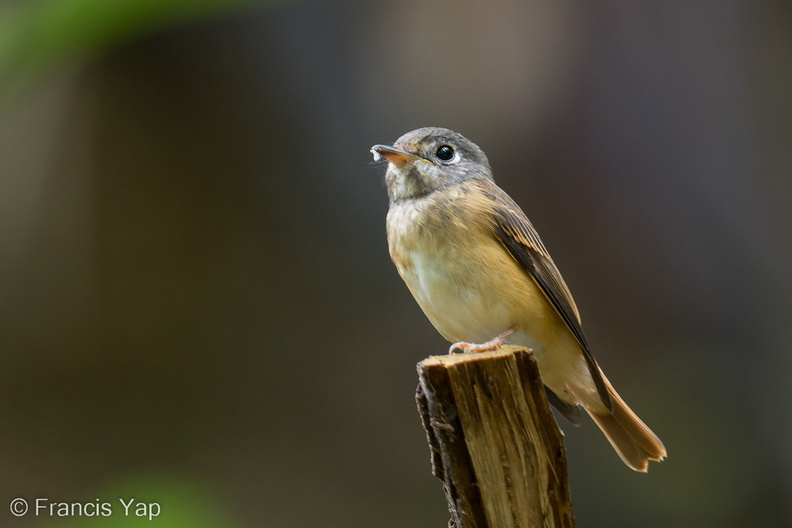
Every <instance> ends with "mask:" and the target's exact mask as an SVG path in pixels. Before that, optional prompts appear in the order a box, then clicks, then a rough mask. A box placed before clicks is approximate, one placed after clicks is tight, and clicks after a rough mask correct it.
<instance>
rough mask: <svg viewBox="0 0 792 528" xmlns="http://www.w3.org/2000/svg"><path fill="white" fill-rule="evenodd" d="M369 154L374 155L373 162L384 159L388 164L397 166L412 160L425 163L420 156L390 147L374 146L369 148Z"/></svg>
mask: <svg viewBox="0 0 792 528" xmlns="http://www.w3.org/2000/svg"><path fill="white" fill-rule="evenodd" d="M371 153H372V154H374V161H379V160H381V159H382V158H385V159H386V160H388V161H389V162H390V163H396V164H398V165H401V164H402V163H405V162H407V161H413V160H421V161H426V160H425V159H424V158H422V157H421V156H418V155H416V154H411V153H409V152H407V151H406V150H402V149H397V148H396V147H391V146H389V145H374V146H373V147H371Z"/></svg>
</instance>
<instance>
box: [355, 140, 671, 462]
mask: <svg viewBox="0 0 792 528" xmlns="http://www.w3.org/2000/svg"><path fill="white" fill-rule="evenodd" d="M371 152H372V154H374V158H375V160H380V159H382V158H384V159H386V160H387V161H388V168H387V171H386V173H385V182H386V184H387V188H388V196H389V198H390V209H389V211H388V216H387V233H388V247H389V251H390V256H391V259H392V260H393V262H394V264H395V265H396V268H397V269H398V271H399V275H401V277H402V279H404V282H405V283H407V287H408V288H409V289H410V292H412V294H413V296H414V297H415V300H416V301H418V304H419V305H420V307H421V309H423V311H424V313H425V314H426V316H427V317H428V318H429V320H430V321H431V322H432V324H433V325H434V327H435V328H436V329H437V330H438V331H439V332H440V334H442V335H443V337H445V338H446V339H447V340H449V341H451V342H453V343H455V344H454V345H452V347H451V351H453V350H454V349H461V350H463V351H478V350H487V349H490V348H495V347H497V346H499V345H500V344H503V343H511V344H516V345H521V346H525V347H528V348H530V349H531V350H532V351H533V354H534V356H535V358H536V362H537V364H538V366H539V372H540V374H541V377H542V382H543V383H544V385H545V387H546V389H547V392H548V396H549V399H550V401H551V402H552V403H553V404H554V405H555V406H556V407H557V408H558V409H559V411H560V412H561V413H562V414H564V416H566V417H567V418H569V419H570V420H571V421H572V422H575V423H576V422H577V420H578V419H579V417H580V413H579V407H578V406H582V407H583V408H584V409H585V410H586V411H587V412H588V414H589V415H590V416H591V418H592V419H593V420H594V422H595V423H596V424H597V425H598V426H599V428H600V429H601V430H602V432H603V433H605V436H606V437H607V438H608V440H609V441H610V443H611V444H612V445H613V447H614V448H615V449H616V452H617V453H618V454H619V456H621V458H622V460H623V461H624V462H625V464H627V465H628V466H629V467H631V468H632V469H634V470H636V471H641V472H646V471H647V469H648V465H649V464H648V461H650V460H657V461H659V460H662V459H663V458H664V457H665V456H666V450H665V447H664V446H663V443H662V442H661V441H660V439H659V438H657V436H655V434H654V433H653V432H652V431H651V430H650V429H649V428H648V427H647V426H646V425H645V424H644V423H643V422H642V421H641V420H640V419H639V418H638V417H637V416H636V415H635V413H633V411H632V410H630V408H629V407H628V406H627V404H626V403H624V400H622V399H621V397H619V395H618V394H617V393H616V391H615V390H614V388H613V386H612V385H611V384H610V382H609V381H608V379H607V378H606V377H605V375H604V374H603V372H602V370H601V369H600V368H599V366H598V365H597V362H596V361H595V360H594V357H593V356H592V355H591V351H590V349H589V345H588V343H587V342H586V337H585V335H584V334H583V329H582V327H581V323H580V315H579V313H578V309H577V307H576V306H575V301H574V300H573V299H572V295H571V294H570V292H569V288H567V285H566V284H565V283H564V279H562V278H561V274H560V273H559V271H558V268H556V266H555V264H554V263H553V260H552V259H551V258H550V254H549V253H548V252H547V249H545V246H544V244H543V243H542V241H541V240H540V238H539V235H538V234H537V233H536V230H535V229H534V227H533V226H532V225H531V222H529V221H528V218H527V217H526V216H525V214H524V213H523V212H522V210H521V209H520V208H519V206H517V204H516V203H515V202H514V200H512V199H511V198H510V197H509V196H508V195H507V194H506V193H505V192H504V191H503V190H501V189H500V187H498V186H497V185H495V182H494V180H493V176H492V170H491V169H490V165H489V162H488V161H487V157H486V156H485V155H484V152H482V150H481V149H480V148H479V147H478V146H476V145H475V144H474V143H473V142H471V141H470V140H468V139H466V138H465V137H463V136H462V135H460V134H458V133H456V132H453V131H451V130H448V129H445V128H431V127H430V128H419V129H418V130H413V131H412V132H408V133H407V134H405V135H403V136H402V137H400V138H399V139H398V140H396V142H395V143H394V144H393V146H389V145H375V146H373V147H372V148H371Z"/></svg>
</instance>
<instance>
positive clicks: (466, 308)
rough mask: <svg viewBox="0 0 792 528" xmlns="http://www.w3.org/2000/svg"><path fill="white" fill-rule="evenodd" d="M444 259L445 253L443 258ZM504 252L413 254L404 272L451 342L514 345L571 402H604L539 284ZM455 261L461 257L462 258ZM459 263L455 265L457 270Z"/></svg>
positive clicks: (413, 291)
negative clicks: (498, 340) (528, 353)
mask: <svg viewBox="0 0 792 528" xmlns="http://www.w3.org/2000/svg"><path fill="white" fill-rule="evenodd" d="M444 253H445V254H444ZM500 254H502V255H504V256H506V257H508V254H507V253H506V252H505V251H498V252H494V253H493V254H491V255H488V256H487V255H470V254H468V255H465V256H464V258H463V257H461V256H459V255H449V254H448V252H447V251H446V252H443V251H438V250H435V251H433V252H413V253H411V254H410V255H409V259H408V260H407V261H406V262H408V263H409V265H407V266H404V267H400V269H399V271H400V274H401V275H402V277H403V278H404V281H405V282H406V283H407V286H408V287H409V289H410V291H411V292H412V294H413V296H414V297H415V299H416V300H417V301H418V304H419V305H420V306H421V309H423V311H424V313H425V314H426V316H427V317H428V318H429V320H430V321H431V322H432V324H433V325H434V327H435V328H436V329H437V330H438V331H439V332H440V334H442V335H443V337H445V338H446V339H448V340H449V341H451V342H457V341H466V342H470V343H485V342H487V341H489V340H491V339H493V338H495V337H497V336H498V335H500V334H502V333H503V332H505V331H506V330H508V329H510V328H513V329H515V330H516V332H515V333H514V334H512V335H511V336H510V337H509V338H507V342H509V343H513V344H516V345H521V346H525V347H528V348H530V349H531V350H532V351H533V353H534V356H535V358H536V361H537V363H538V365H539V370H540V371H541V373H542V381H543V382H544V384H545V385H547V386H548V387H549V388H550V389H551V390H552V391H553V392H555V393H556V394H557V395H558V396H559V397H560V398H561V399H563V400H564V401H567V402H570V403H574V402H577V401H579V400H580V399H585V400H591V401H592V402H594V404H596V402H598V401H599V399H598V396H597V395H596V388H595V386H594V381H593V379H592V378H591V374H590V372H589V370H588V365H587V364H586V362H585V360H584V358H583V354H582V353H581V350H580V345H579V344H578V342H577V341H576V340H575V337H574V336H573V335H572V333H571V332H570V331H569V330H568V328H567V327H566V326H565V323H564V322H563V321H562V320H561V318H560V316H559V315H558V314H557V313H556V312H555V310H554V308H553V307H552V305H550V303H549V301H548V300H547V298H546V297H545V295H544V293H543V292H542V291H541V289H540V288H539V286H538V285H537V284H536V282H535V281H534V280H533V279H530V278H529V277H527V276H526V275H525V272H524V271H523V270H522V269H521V268H519V267H518V266H517V264H516V263H514V262H513V261H512V260H511V259H510V257H508V258H504V259H503V260H501V261H499V262H497V264H495V265H493V262H492V259H497V258H500V257H499V255H500ZM455 257H456V258H455ZM452 263H455V264H452Z"/></svg>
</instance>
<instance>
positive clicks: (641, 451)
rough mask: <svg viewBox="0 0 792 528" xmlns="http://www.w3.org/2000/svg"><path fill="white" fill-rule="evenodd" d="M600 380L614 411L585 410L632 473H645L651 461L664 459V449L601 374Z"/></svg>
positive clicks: (661, 443)
mask: <svg viewBox="0 0 792 528" xmlns="http://www.w3.org/2000/svg"><path fill="white" fill-rule="evenodd" d="M600 372H602V371H600ZM602 378H603V379H604V380H605V385H606V387H607V388H608V393H610V397H611V401H612V402H613V412H612V413H608V412H605V413H601V414H600V413H595V412H593V411H591V410H589V409H586V410H587V411H588V413H589V415H590V416H591V418H592V419H593V420H594V422H595V423H596V424H597V425H598V426H599V428H600V429H601V430H602V432H603V433H605V436H606V437H607V438H608V440H609V441H610V443H611V445H612V446H613V448H614V449H615V450H616V452H617V453H618V454H619V456H620V457H621V459H622V460H623V461H624V463H625V464H627V465H628V466H629V467H630V468H632V469H634V470H635V471H640V472H641V473H646V472H647V471H648V470H649V461H650V460H653V461H658V462H659V461H660V460H663V459H664V458H665V457H666V449H665V446H664V445H663V442H661V441H660V439H659V438H657V435H655V434H654V433H653V432H652V430H651V429H649V427H647V426H646V424H645V423H643V422H642V421H641V419H640V418H638V416H636V415H635V413H634V412H632V410H631V409H630V408H629V407H628V406H627V404H626V403H624V400H622V399H621V396H619V394H618V393H617V392H616V391H615V390H614V388H613V385H611V384H610V382H609V381H608V378H606V377H605V375H604V374H603V376H602Z"/></svg>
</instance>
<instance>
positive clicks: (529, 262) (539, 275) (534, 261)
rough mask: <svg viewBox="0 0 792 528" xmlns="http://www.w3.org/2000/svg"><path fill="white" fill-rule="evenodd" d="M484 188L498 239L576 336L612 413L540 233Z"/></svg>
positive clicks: (490, 187) (495, 190)
mask: <svg viewBox="0 0 792 528" xmlns="http://www.w3.org/2000/svg"><path fill="white" fill-rule="evenodd" d="M482 187H483V190H484V192H486V193H487V194H488V195H489V197H490V198H492V200H493V202H494V203H495V204H496V205H495V206H494V207H493V210H492V216H493V221H494V228H495V229H494V230H495V236H496V237H497V238H498V241H499V242H500V243H501V244H503V247H504V248H506V250H507V251H508V252H509V254H511V256H512V258H514V260H516V261H517V263H518V264H519V265H520V266H521V267H522V268H523V269H524V270H525V271H526V273H527V274H528V276H529V277H531V278H532V279H533V280H535V281H536V283H537V284H538V285H539V287H540V288H541V289H542V292H544V294H545V296H547V299H548V300H549V301H550V304H552V305H553V308H555V310H556V312H558V314H559V315H560V316H561V318H562V319H563V320H564V322H565V323H566V325H567V327H568V328H569V330H570V332H572V334H573V335H574V336H575V338H576V339H577V341H578V343H579V344H580V349H581V350H582V351H583V357H585V358H586V363H587V364H588V367H589V372H591V377H592V378H594V383H595V385H596V386H597V392H598V393H599V396H600V399H601V400H602V403H603V404H604V405H605V407H607V408H608V410H611V409H612V408H613V406H612V403H611V398H610V394H609V393H608V389H607V387H606V385H605V381H604V380H603V379H602V374H601V373H600V369H599V367H598V366H597V362H596V361H594V357H593V356H592V355H591V350H590V349H589V346H588V343H587V342H586V336H585V334H584V333H583V328H582V327H581V325H580V315H579V314H578V310H577V307H576V306H575V301H574V300H573V299H572V294H571V293H570V292H569V288H568V287H567V285H566V283H565V282H564V279H563V278H561V273H559V271H558V268H556V266H555V264H554V263H553V259H551V258H550V254H549V253H548V252H547V249H545V247H544V244H542V240H541V239H540V238H539V234H538V233H537V232H536V229H534V227H533V226H532V225H531V222H530V221H529V220H528V218H527V217H526V216H525V213H523V212H522V210H521V209H520V207H519V206H518V205H517V204H516V203H515V202H514V200H512V199H511V198H510V197H509V195H507V194H506V193H505V192H503V191H502V190H501V189H500V188H499V187H498V186H496V185H495V184H494V183H492V182H490V181H482Z"/></svg>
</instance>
